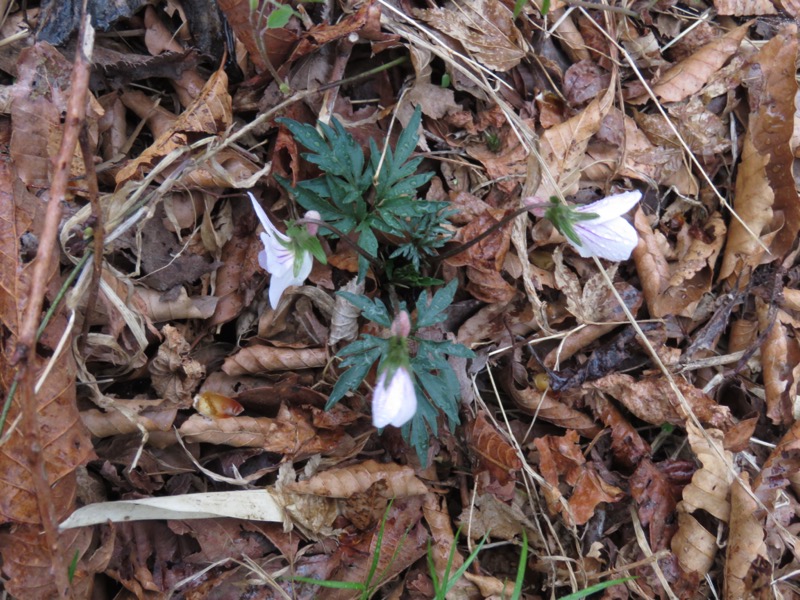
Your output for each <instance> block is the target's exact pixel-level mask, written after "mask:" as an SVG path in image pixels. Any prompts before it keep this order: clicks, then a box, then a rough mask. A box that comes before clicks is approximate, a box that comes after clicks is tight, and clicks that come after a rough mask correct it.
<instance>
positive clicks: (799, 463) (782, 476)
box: [753, 421, 800, 510]
mask: <svg viewBox="0 0 800 600" xmlns="http://www.w3.org/2000/svg"><path fill="white" fill-rule="evenodd" d="M787 486H791V488H792V491H794V493H795V494H800V421H795V422H794V424H793V425H792V426H791V427H790V428H789V431H787V432H786V434H785V435H784V436H783V438H781V440H780V441H779V442H778V444H777V445H776V446H775V449H774V450H773V451H772V452H771V453H770V455H769V456H768V457H767V460H766V461H764V465H763V467H762V469H761V471H760V472H759V473H758V475H757V476H756V478H755V480H754V481H753V492H754V493H755V495H756V496H757V497H758V499H759V500H760V501H761V503H762V504H764V506H766V507H767V509H768V510H774V509H775V501H776V500H777V499H778V495H779V493H780V492H781V490H783V489H785V488H786V487H787Z"/></svg>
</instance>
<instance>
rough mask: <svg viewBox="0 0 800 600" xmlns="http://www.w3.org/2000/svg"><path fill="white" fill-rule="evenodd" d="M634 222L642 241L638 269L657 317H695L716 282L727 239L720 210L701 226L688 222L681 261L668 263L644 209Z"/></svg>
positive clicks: (681, 244) (679, 248) (681, 239)
mask: <svg viewBox="0 0 800 600" xmlns="http://www.w3.org/2000/svg"><path fill="white" fill-rule="evenodd" d="M634 225H635V227H636V230H637V231H638V233H639V238H640V241H639V245H638V246H637V247H636V249H635V250H634V251H633V259H634V262H635V263H636V270H637V272H638V273H639V277H640V279H641V281H642V289H643V291H644V297H645V300H646V301H647V306H648V308H649V310H650V314H651V316H653V317H664V316H668V315H679V316H684V317H691V316H692V315H693V314H694V312H695V310H696V308H697V305H698V304H699V302H700V300H701V298H702V297H703V296H704V295H705V294H707V293H708V292H709V290H710V289H711V284H712V282H713V276H714V268H715V265H716V262H717V257H718V256H719V253H720V251H721V250H722V245H723V244H724V243H725V232H726V229H725V222H724V221H723V220H722V216H721V215H720V214H719V213H714V214H712V215H711V217H710V218H709V220H708V221H707V222H706V223H705V224H704V225H703V227H702V229H701V228H699V227H690V226H688V225H684V227H683V228H682V229H681V231H680V232H679V233H678V241H677V245H676V248H675V253H676V255H677V258H678V260H677V262H673V263H668V262H667V259H666V257H665V256H664V253H663V250H662V246H661V244H660V243H659V240H658V238H657V237H656V234H654V233H653V231H652V229H651V228H650V225H649V224H648V223H647V220H646V218H645V217H644V213H642V211H641V209H639V210H637V211H636V216H635V217H634Z"/></svg>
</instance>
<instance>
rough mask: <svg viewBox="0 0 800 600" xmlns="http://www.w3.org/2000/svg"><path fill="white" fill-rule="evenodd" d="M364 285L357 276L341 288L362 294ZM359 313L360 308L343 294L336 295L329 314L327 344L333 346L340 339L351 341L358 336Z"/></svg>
mask: <svg viewBox="0 0 800 600" xmlns="http://www.w3.org/2000/svg"><path fill="white" fill-rule="evenodd" d="M364 285H365V284H364V281H361V282H360V283H359V281H358V277H353V278H352V279H351V280H350V281H348V282H347V285H345V286H344V288H342V290H343V291H345V292H349V293H351V294H357V295H363V294H364ZM360 314H361V309H360V308H358V307H357V306H356V305H355V304H353V303H352V302H350V301H348V300H347V299H346V298H345V297H344V296H339V295H337V296H336V301H335V303H334V305H333V314H332V315H331V333H330V336H329V338H328V344H329V345H330V346H333V345H334V344H336V343H338V342H341V341H345V342H351V341H353V340H354V339H356V338H357V337H358V317H359V315H360Z"/></svg>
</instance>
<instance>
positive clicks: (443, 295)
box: [417, 279, 458, 328]
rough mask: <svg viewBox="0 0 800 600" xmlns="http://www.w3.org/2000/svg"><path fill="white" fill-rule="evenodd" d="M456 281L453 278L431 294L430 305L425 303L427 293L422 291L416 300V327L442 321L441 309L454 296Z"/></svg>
mask: <svg viewBox="0 0 800 600" xmlns="http://www.w3.org/2000/svg"><path fill="white" fill-rule="evenodd" d="M457 286H458V281H457V280H455V279H453V280H452V281H451V282H450V283H448V284H447V285H446V286H444V287H443V288H442V289H440V290H439V291H438V292H436V294H434V296H433V300H431V303H430V305H427V300H428V295H427V293H426V292H424V291H423V292H422V293H421V294H420V296H419V300H417V327H418V328H419V327H429V326H430V325H433V324H434V323H438V322H440V321H442V320H443V319H444V317H445V315H444V314H443V311H444V310H445V309H446V308H447V307H448V306H450V303H451V302H453V296H455V293H456V288H457Z"/></svg>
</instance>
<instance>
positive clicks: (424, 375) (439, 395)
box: [411, 360, 458, 425]
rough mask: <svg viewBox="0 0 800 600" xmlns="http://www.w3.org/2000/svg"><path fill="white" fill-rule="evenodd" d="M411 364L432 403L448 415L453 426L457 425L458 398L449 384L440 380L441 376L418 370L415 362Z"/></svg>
mask: <svg viewBox="0 0 800 600" xmlns="http://www.w3.org/2000/svg"><path fill="white" fill-rule="evenodd" d="M411 364H412V366H413V367H414V375H416V376H417V379H419V382H420V385H421V386H422V388H423V389H424V390H425V392H426V393H427V394H428V397H429V398H430V400H431V402H432V403H433V404H435V405H436V406H438V407H439V408H440V409H441V410H442V412H443V413H444V414H445V415H447V419H448V421H449V422H450V423H451V424H456V425H457V424H458V404H457V396H454V395H453V394H452V392H451V390H449V389H448V385H447V382H445V381H443V380H442V379H440V376H439V375H434V374H433V373H431V372H429V371H427V370H426V369H424V368H418V367H417V364H415V361H414V360H412V361H411Z"/></svg>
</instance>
